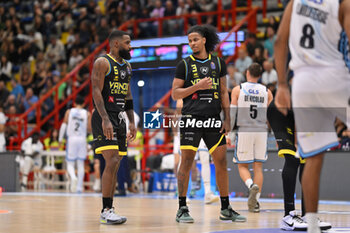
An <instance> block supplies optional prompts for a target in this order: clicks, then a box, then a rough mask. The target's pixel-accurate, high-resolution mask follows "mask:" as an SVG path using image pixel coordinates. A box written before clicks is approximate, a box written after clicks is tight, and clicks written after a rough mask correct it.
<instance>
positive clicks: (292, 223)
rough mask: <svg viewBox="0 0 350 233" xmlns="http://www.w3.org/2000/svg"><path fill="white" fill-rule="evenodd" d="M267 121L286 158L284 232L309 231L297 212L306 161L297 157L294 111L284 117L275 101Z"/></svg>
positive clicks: (283, 177)
mask: <svg viewBox="0 0 350 233" xmlns="http://www.w3.org/2000/svg"><path fill="white" fill-rule="evenodd" d="M267 119H268V120H269V123H270V126H271V128H272V130H273V132H274V135H275V138H276V142H277V144H278V156H280V157H284V159H285V162H284V166H283V170H282V183H283V194H284V217H283V219H282V221H281V229H283V230H287V231H288V230H303V231H305V230H306V229H307V224H306V222H305V221H304V220H303V219H302V218H301V217H299V216H298V215H297V213H296V211H295V201H294V193H295V186H296V180H297V176H298V168H299V181H301V177H302V173H303V169H304V163H305V160H302V159H300V158H297V157H296V151H297V149H296V147H295V126H294V115H293V111H291V110H289V111H288V113H287V115H286V116H285V115H283V114H282V113H281V112H280V111H278V110H277V108H276V105H275V101H274V100H273V101H272V102H271V103H270V105H269V107H268V108H267ZM301 206H302V208H301V209H302V215H301V216H304V215H305V208H304V200H303V199H302V202H301Z"/></svg>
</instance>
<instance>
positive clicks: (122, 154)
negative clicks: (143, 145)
mask: <svg viewBox="0 0 350 233" xmlns="http://www.w3.org/2000/svg"><path fill="white" fill-rule="evenodd" d="M127 154H128V152H126V151H119V155H120V156H125V155H127Z"/></svg>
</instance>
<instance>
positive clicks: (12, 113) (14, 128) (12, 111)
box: [6, 105, 18, 138]
mask: <svg viewBox="0 0 350 233" xmlns="http://www.w3.org/2000/svg"><path fill="white" fill-rule="evenodd" d="M7 114H8V115H9V119H8V123H9V124H8V126H7V127H6V138H10V137H12V136H16V135H17V132H18V125H17V124H15V123H16V122H17V119H18V118H17V117H16V115H17V114H18V112H17V109H16V106H15V105H11V106H10V108H9V109H8V111H7Z"/></svg>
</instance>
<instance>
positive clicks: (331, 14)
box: [289, 0, 350, 70]
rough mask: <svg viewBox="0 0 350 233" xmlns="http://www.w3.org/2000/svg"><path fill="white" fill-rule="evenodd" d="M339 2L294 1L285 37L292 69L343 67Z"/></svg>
mask: <svg viewBox="0 0 350 233" xmlns="http://www.w3.org/2000/svg"><path fill="white" fill-rule="evenodd" d="M339 2H340V1H339V0H294V4H293V12H292V16H291V24H290V34H289V49H290V51H291V54H292V60H291V62H290V63H289V66H290V68H291V69H292V70H296V69H299V68H302V67H305V66H324V67H327V66H328V67H338V68H340V69H341V68H343V69H344V68H346V64H347V63H349V62H348V60H349V59H348V56H347V51H348V39H347V37H346V34H345V32H343V30H342V26H341V25H340V23H339V5H340V3H339ZM348 67H350V66H348ZM344 70H346V69H344Z"/></svg>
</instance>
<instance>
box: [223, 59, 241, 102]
mask: <svg viewBox="0 0 350 233" xmlns="http://www.w3.org/2000/svg"><path fill="white" fill-rule="evenodd" d="M226 81H227V85H226V86H227V90H228V92H229V93H230V94H231V91H232V89H233V88H234V87H235V86H237V85H240V84H241V83H243V82H245V77H244V76H243V74H241V73H240V72H238V70H237V69H236V68H235V67H234V65H232V64H230V65H228V66H227V75H226ZM229 96H230V95H229Z"/></svg>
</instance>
